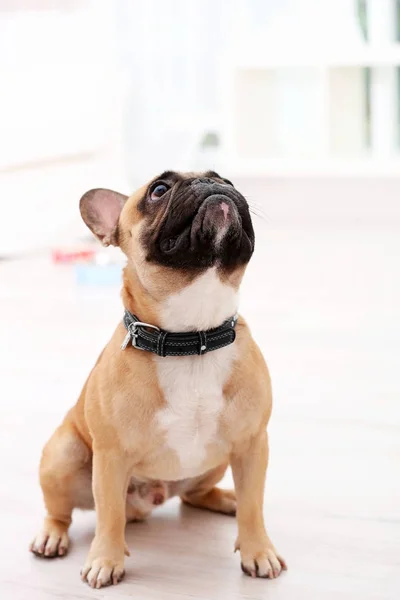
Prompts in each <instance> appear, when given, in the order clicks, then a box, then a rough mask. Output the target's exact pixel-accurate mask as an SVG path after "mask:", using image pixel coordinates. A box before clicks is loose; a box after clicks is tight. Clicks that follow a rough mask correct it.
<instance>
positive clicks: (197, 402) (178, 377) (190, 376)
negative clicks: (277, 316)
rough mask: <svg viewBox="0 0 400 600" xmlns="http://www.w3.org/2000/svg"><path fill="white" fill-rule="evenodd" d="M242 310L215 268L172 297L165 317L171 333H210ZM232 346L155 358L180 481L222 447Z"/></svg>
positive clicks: (161, 417)
mask: <svg viewBox="0 0 400 600" xmlns="http://www.w3.org/2000/svg"><path fill="white" fill-rule="evenodd" d="M236 310H237V292H236V290H234V289H233V288H232V287H231V286H228V285H226V284H224V283H222V282H221V281H220V280H219V277H218V275H217V274H216V272H215V270H214V269H210V270H209V271H207V272H206V273H205V274H204V275H202V276H201V277H199V278H198V279H196V280H195V281H194V282H193V283H192V284H191V285H189V286H187V287H186V288H185V289H184V290H182V291H180V292H179V293H178V294H176V295H174V296H172V297H170V298H169V299H168V301H167V302H166V305H165V308H164V311H163V313H162V327H163V328H165V329H167V330H170V331H185V330H186V331H187V330H193V329H209V328H212V327H216V326H218V325H220V324H221V323H222V322H223V320H224V319H226V318H228V317H230V316H232V315H233V314H235V313H236ZM235 349H236V348H235V345H234V344H231V345H229V346H226V347H224V348H220V349H218V350H215V351H213V352H210V353H208V354H205V355H204V356H182V357H175V356H171V357H165V358H161V357H158V356H156V357H154V358H155V361H156V364H157V374H158V382H159V385H160V387H161V389H162V391H163V393H164V397H165V400H166V402H167V406H166V407H165V408H164V409H163V410H161V411H160V412H159V413H158V415H157V419H158V423H159V425H160V426H161V428H162V429H163V431H164V432H165V434H166V441H167V445H168V447H169V448H170V449H171V450H174V451H175V452H176V454H177V456H178V458H179V460H180V465H181V473H180V477H182V478H184V477H194V476H196V475H199V474H200V473H201V472H202V471H203V470H204V469H203V467H202V465H203V464H204V461H205V459H206V457H207V449H208V447H209V445H210V444H217V445H218V444H220V443H221V440H219V439H218V437H217V433H218V427H219V418H220V414H221V411H222V409H223V405H224V399H223V387H224V384H225V383H226V381H227V380H228V378H229V376H230V374H231V370H232V363H233V361H234V354H235Z"/></svg>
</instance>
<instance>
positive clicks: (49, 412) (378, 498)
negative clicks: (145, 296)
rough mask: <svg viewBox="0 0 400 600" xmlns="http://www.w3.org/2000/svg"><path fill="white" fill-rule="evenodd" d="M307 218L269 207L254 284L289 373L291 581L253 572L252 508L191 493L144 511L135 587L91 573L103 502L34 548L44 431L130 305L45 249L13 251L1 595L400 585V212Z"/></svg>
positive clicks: (281, 452)
mask: <svg viewBox="0 0 400 600" xmlns="http://www.w3.org/2000/svg"><path fill="white" fill-rule="evenodd" d="M376 202H377V205H378V206H379V202H380V198H379V197H377V198H376ZM361 211H362V202H361V201H360V214H361ZM381 216H382V215H381ZM292 221H293V219H292ZM306 221H307V220H306V219H303V220H302V221H301V223H299V224H296V223H294V222H291V223H290V224H287V225H285V223H284V219H283V220H282V219H280V220H279V223H277V222H275V223H274V221H273V220H272V222H271V220H267V221H259V222H258V227H257V229H258V243H257V251H256V256H255V258H254V261H253V264H252V265H251V268H250V269H249V272H248V276H247V279H246V280H245V284H244V288H243V294H242V313H243V314H244V315H245V316H246V317H247V318H248V320H249V322H250V325H251V326H252V329H253V332H254V335H255V337H256V339H257V340H258V341H259V343H260V344H261V346H262V349H263V351H264V353H265V355H266V357H267V360H268V363H269V366H270V370H271V373H272V379H273V387H274V397H275V405H274V412H273V418H272V421H271V424H270V436H271V452H272V455H271V463H270V470H269V477H268V482H267V493H266V504H265V514H266V518H267V523H268V526H269V531H270V535H271V537H272V539H273V541H274V543H275V545H276V546H277V548H278V549H279V552H280V553H282V555H283V556H284V557H285V558H286V559H287V562H288V565H289V570H288V571H287V573H284V574H283V575H282V576H281V577H280V578H279V579H277V580H275V581H267V580H251V579H249V578H247V577H245V576H244V575H242V573H241V571H240V567H239V557H238V556H237V555H235V554H233V543H234V539H235V535H236V525H235V520H234V519H232V518H229V517H224V516H219V515H213V514H208V513H204V512H199V511H196V510H195V509H190V508H188V507H181V506H180V505H179V503H178V502H177V501H175V500H172V501H171V502H170V503H167V505H165V506H164V507H161V508H160V509H159V510H157V511H156V512H155V513H154V516H153V517H152V518H151V520H150V521H148V522H147V523H143V524H137V525H130V526H129V527H128V531H127V540H128V544H129V547H130V550H131V557H130V558H128V559H127V561H126V568H127V575H126V578H125V580H124V581H123V583H121V584H120V585H119V586H117V587H114V588H106V589H104V590H99V591H93V590H91V589H90V588H89V587H88V586H86V585H85V584H83V583H81V581H80V579H79V569H80V566H81V565H82V563H83V561H84V558H85V555H86V552H87V550H88V547H89V543H90V541H91V538H92V535H93V531H94V525H95V516H94V514H93V513H77V514H76V518H75V520H74V523H73V526H72V530H71V535H72V548H71V552H70V554H69V555H68V556H67V557H66V558H63V559H57V560H56V561H50V560H47V561H46V560H39V559H36V558H35V557H33V556H32V555H30V554H29V553H28V544H29V542H30V540H31V538H32V536H33V535H34V533H35V531H36V529H37V528H38V526H39V525H40V520H41V517H42V514H43V508H42V501H41V495H40V489H39V485H38V483H37V463H38V460H39V455H40V450H41V447H42V445H43V443H44V442H45V440H46V439H47V437H48V436H49V435H50V433H51V432H52V430H53V429H54V427H55V425H56V424H57V423H58V422H59V421H60V419H61V418H62V416H63V414H64V413H65V411H66V409H67V408H68V407H69V406H70V405H71V403H73V402H74V401H75V399H76V397H77V394H78V392H79V389H80V387H81V385H82V384H83V382H84V379H85V377H86V375H87V373H88V370H89V368H90V367H91V365H92V363H93V362H94V360H95V358H96V356H97V354H98V353H99V351H100V349H101V348H102V346H103V344H104V343H105V342H106V341H107V339H108V338H109V336H110V334H111V332H112V330H113V327H114V325H115V324H116V323H117V321H118V320H119V318H120V317H121V305H120V300H119V292H118V290H117V289H100V290H99V289H97V290H96V289H93V288H89V289H84V288H79V287H77V286H76V285H75V282H74V277H73V273H72V272H71V270H70V269H69V268H68V267H65V268H64V267H63V268H61V267H54V266H52V265H51V264H50V262H49V261H48V260H47V259H46V258H45V257H37V258H30V259H21V260H17V261H4V262H3V263H1V262H0V456H1V462H0V532H1V537H0V597H1V598H4V599H11V598H13V600H26V599H29V600H47V599H49V598H58V597H60V598H121V599H122V598H131V597H135V598H137V599H140V600H153V599H154V600H159V599H160V598H161V599H165V600H168V599H172V598H182V599H183V600H186V599H187V598H195V599H198V600H206V599H210V598H213V599H216V600H219V599H227V600H234V599H239V598H240V599H248V600H250V599H254V600H256V599H267V598H268V599H274V600H298V599H305V600H338V599H340V600H358V599H360V600H361V599H362V600H395V599H396V600H398V598H400V353H399V347H400V283H399V261H400V235H399V234H400V226H399V223H398V222H396V220H392V219H390V218H389V217H388V218H387V219H386V221H385V218H384V215H383V217H382V218H381V219H380V222H379V223H374V222H373V219H372V220H371V222H370V223H359V222H357V220H356V219H352V221H351V223H346V221H344V220H343V219H342V218H338V219H336V221H335V219H333V220H332V222H330V223H322V224H318V223H317V222H312V223H309V224H307V222H306ZM2 226H3V227H5V226H7V225H6V224H4V223H3V225H2ZM15 235H18V228H17V226H15Z"/></svg>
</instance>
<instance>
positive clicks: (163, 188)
mask: <svg viewBox="0 0 400 600" xmlns="http://www.w3.org/2000/svg"><path fill="white" fill-rule="evenodd" d="M168 190H169V188H168V186H167V185H165V183H157V185H155V187H154V188H153V189H152V191H151V193H150V200H158V199H159V198H161V196H164V194H165V193H166V192H168Z"/></svg>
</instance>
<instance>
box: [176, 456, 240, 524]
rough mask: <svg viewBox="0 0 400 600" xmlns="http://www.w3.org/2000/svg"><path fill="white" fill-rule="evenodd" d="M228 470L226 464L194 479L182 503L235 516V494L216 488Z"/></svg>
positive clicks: (182, 497)
mask: <svg viewBox="0 0 400 600" xmlns="http://www.w3.org/2000/svg"><path fill="white" fill-rule="evenodd" d="M227 468H228V465H227V464H225V463H224V464H222V465H220V466H218V467H216V468H215V469H213V470H212V471H209V472H208V473H206V474H205V475H202V476H201V477H198V478H196V479H194V480H193V483H191V485H190V487H189V488H188V489H186V490H185V493H184V494H182V496H181V499H182V501H183V502H185V504H190V505H191V506H195V507H196V508H205V509H207V510H212V511H214V512H220V513H224V514H226V515H235V514H236V495H235V492H234V491H233V490H224V489H221V488H219V487H216V486H215V484H216V483H218V482H219V481H220V480H221V479H222V477H223V476H224V474H225V471H226V469H227Z"/></svg>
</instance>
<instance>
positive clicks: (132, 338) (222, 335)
mask: <svg viewBox="0 0 400 600" xmlns="http://www.w3.org/2000/svg"><path fill="white" fill-rule="evenodd" d="M236 322H237V316H236V315H235V316H233V317H231V318H230V319H227V320H226V321H224V323H222V325H220V326H219V327H216V328H214V329H208V330H207V331H191V332H187V333H171V332H169V331H165V330H163V329H160V328H159V327H156V326H155V325H150V323H143V321H140V320H139V319H138V318H137V317H136V316H135V315H133V314H132V313H130V312H129V311H127V310H126V311H125V313H124V318H123V324H124V326H125V329H126V330H127V332H128V333H127V334H126V336H125V339H124V341H123V343H122V346H121V350H125V348H126V347H127V346H128V345H129V344H130V343H131V344H132V346H133V347H134V348H138V349H139V350H147V351H148V352H153V353H154V354H157V355H158V356H189V355H193V354H199V355H202V354H205V353H206V352H211V350H217V349H218V348H223V347H224V346H228V345H229V344H232V343H233V342H234V341H235V337H236V333H235V327H236Z"/></svg>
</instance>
